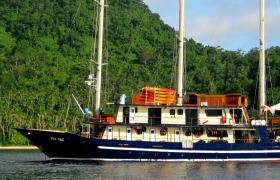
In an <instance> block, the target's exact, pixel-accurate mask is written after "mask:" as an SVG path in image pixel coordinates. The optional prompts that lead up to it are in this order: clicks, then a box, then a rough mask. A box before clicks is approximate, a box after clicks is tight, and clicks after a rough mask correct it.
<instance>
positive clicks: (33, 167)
mask: <svg viewBox="0 0 280 180" xmlns="http://www.w3.org/2000/svg"><path fill="white" fill-rule="evenodd" d="M279 168H280V163H260V162H259V163H239V162H184V163H172V162H144V163H143V162H141V163H140V162H102V163H96V162H63V161H59V162H57V161H55V162H53V161H50V160H49V159H47V158H45V156H44V155H43V154H42V153H40V152H38V151H28V152H26V151H0V179H102V180H103V179H210V180H211V179H213V180H214V179H215V180H216V179H279V175H280V172H279Z"/></svg>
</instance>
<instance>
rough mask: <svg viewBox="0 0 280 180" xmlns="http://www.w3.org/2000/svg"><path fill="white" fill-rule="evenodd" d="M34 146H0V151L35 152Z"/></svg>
mask: <svg viewBox="0 0 280 180" xmlns="http://www.w3.org/2000/svg"><path fill="white" fill-rule="evenodd" d="M37 149H38V148H37V147H36V146H0V150H37Z"/></svg>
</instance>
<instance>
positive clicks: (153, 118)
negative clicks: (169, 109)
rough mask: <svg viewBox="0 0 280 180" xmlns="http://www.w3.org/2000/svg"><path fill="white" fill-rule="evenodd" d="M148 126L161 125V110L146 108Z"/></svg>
mask: <svg viewBox="0 0 280 180" xmlns="http://www.w3.org/2000/svg"><path fill="white" fill-rule="evenodd" d="M148 122H149V124H161V108H148Z"/></svg>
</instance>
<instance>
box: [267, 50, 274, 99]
mask: <svg viewBox="0 0 280 180" xmlns="http://www.w3.org/2000/svg"><path fill="white" fill-rule="evenodd" d="M266 57H267V67H268V73H269V82H270V91H271V98H270V99H272V100H271V101H272V104H274V93H273V85H272V78H271V67H270V63H269V62H270V59H269V50H267V51H266ZM267 87H268V85H267Z"/></svg>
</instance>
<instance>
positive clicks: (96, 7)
mask: <svg viewBox="0 0 280 180" xmlns="http://www.w3.org/2000/svg"><path fill="white" fill-rule="evenodd" d="M93 5H94V11H95V12H96V15H95V17H94V16H93V18H92V33H91V39H92V41H91V55H90V66H89V71H90V75H92V76H94V65H95V64H94V60H95V58H96V44H97V29H98V17H99V13H98V12H99V5H98V4H96V3H95V2H94V3H93ZM93 78H95V77H93ZM94 88H95V85H93V86H90V87H89V94H88V95H89V102H88V104H90V105H91V107H92V108H93V107H94V104H93V103H94Z"/></svg>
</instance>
